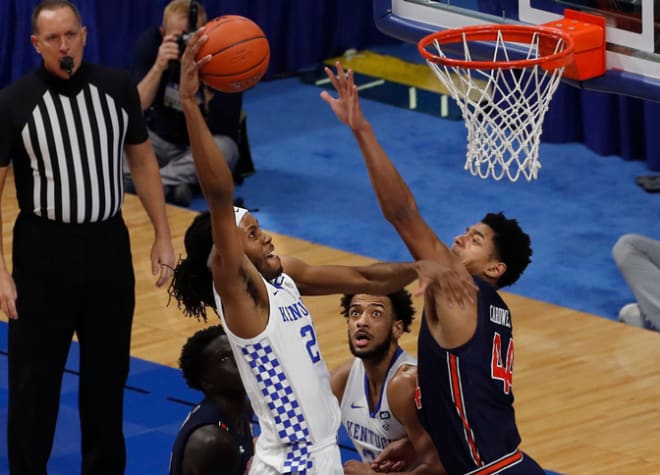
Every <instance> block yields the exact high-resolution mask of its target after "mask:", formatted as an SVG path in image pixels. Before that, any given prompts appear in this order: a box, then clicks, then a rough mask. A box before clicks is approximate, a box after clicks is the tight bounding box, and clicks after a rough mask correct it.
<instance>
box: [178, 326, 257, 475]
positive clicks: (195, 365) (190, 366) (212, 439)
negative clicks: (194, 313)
mask: <svg viewBox="0 0 660 475" xmlns="http://www.w3.org/2000/svg"><path fill="white" fill-rule="evenodd" d="M179 367H180V368H181V371H182V373H183V377H184V379H185V380H186V383H187V384H188V386H190V387H191V388H193V389H197V390H199V391H202V392H203V393H204V399H203V400H202V401H201V402H200V403H199V404H197V405H196V406H195V407H194V408H193V409H192V411H190V414H188V416H187V417H186V420H185V421H184V422H183V424H182V426H181V429H179V433H178V434H177V436H176V440H175V441H174V446H173V447H172V456H171V457H170V475H185V474H190V473H195V474H197V475H211V474H213V475H243V474H245V473H248V470H249V464H250V460H251V458H252V455H253V454H254V447H253V444H252V431H251V427H250V421H251V418H252V409H251V408H250V402H249V401H248V398H247V394H246V393H245V388H244V387H243V383H242V381H241V377H240V374H239V373H238V367H237V366H236V361H235V360H234V355H233V354H232V351H231V345H230V344H229V340H228V339H227V334H226V333H225V331H224V329H223V328H222V327H221V326H220V325H216V326H212V327H207V328H204V329H203V330H199V331H198V332H196V333H195V334H194V335H193V336H191V337H190V338H188V341H187V342H186V344H185V345H183V348H182V349H181V356H180V357H179Z"/></svg>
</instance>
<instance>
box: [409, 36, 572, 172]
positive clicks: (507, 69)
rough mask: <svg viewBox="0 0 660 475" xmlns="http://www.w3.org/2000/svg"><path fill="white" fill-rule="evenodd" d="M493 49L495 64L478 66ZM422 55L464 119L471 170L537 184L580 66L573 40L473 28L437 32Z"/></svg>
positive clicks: (421, 44) (421, 46) (424, 44)
mask: <svg viewBox="0 0 660 475" xmlns="http://www.w3.org/2000/svg"><path fill="white" fill-rule="evenodd" d="M484 42H487V43H484ZM486 47H491V48H490V50H488V51H492V53H491V54H489V56H490V60H485V61H484V60H476V58H480V57H484V56H483V55H484V51H486V49H485V48H486ZM418 49H419V52H420V53H421V55H422V56H423V57H424V58H425V59H426V62H427V63H428V65H429V66H430V67H431V69H433V71H434V72H435V74H436V76H437V77H438V79H440V81H441V82H442V83H443V84H444V85H445V87H446V88H447V89H448V90H449V91H450V93H451V95H452V97H453V98H454V100H456V102H457V103H458V106H459V108H460V110H461V113H462V115H463V119H464V121H465V126H466V127H467V130H468V147H467V153H466V162H465V169H466V170H469V171H470V173H472V175H478V176H480V177H481V178H487V177H489V176H491V177H493V178H494V179H495V180H501V179H502V178H503V177H505V176H506V177H507V178H509V180H511V181H516V180H517V179H518V177H519V176H520V175H521V174H522V175H523V176H525V178H526V179H527V180H528V181H529V180H532V179H536V178H537V177H538V171H539V169H540V168H541V163H540V161H539V156H538V155H539V142H540V136H541V132H542V125H543V118H544V116H545V113H546V112H547V110H548V107H549V104H550V99H552V95H553V94H554V92H555V90H556V89H557V86H558V85H559V81H560V79H561V76H562V73H563V71H564V68H565V67H566V66H567V65H569V64H571V63H572V62H573V52H574V49H575V44H574V40H573V37H572V36H571V34H569V33H567V32H565V31H563V30H561V29H558V28H550V27H545V26H526V25H510V24H494V25H478V26H467V27H463V28H453V29H449V30H444V31H441V32H437V33H433V34H430V35H428V36H426V37H424V38H422V39H421V40H420V41H419V43H418ZM450 53H451V54H452V55H453V56H454V57H460V58H461V59H452V58H450V57H448V54H450ZM473 58H475V59H473Z"/></svg>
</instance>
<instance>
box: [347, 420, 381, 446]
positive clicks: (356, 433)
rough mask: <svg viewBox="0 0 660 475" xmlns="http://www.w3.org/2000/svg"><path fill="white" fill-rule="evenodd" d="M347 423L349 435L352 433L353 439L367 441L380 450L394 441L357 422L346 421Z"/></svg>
mask: <svg viewBox="0 0 660 475" xmlns="http://www.w3.org/2000/svg"><path fill="white" fill-rule="evenodd" d="M345 424H346V432H348V435H350V437H351V438H352V439H357V440H359V441H361V442H366V443H368V444H370V445H373V446H374V447H376V448H378V449H380V450H383V449H384V448H385V447H386V446H387V445H388V444H389V443H390V442H392V441H391V440H390V439H388V438H387V437H381V436H379V435H378V434H376V433H374V432H373V431H372V430H369V428H368V427H364V426H362V425H360V424H356V423H355V422H352V421H346V423H345Z"/></svg>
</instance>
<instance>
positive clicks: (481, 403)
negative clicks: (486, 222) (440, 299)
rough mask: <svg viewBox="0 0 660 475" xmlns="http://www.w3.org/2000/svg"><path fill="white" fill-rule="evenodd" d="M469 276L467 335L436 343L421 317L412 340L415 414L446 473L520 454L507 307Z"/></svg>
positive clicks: (517, 458)
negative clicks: (470, 324) (472, 327)
mask: <svg viewBox="0 0 660 475" xmlns="http://www.w3.org/2000/svg"><path fill="white" fill-rule="evenodd" d="M474 280H475V283H476V284H477V285H478V286H479V292H478V293H477V297H478V301H477V313H478V317H477V328H476V331H475V333H474V335H473V336H472V338H471V339H470V340H469V341H468V342H467V343H465V344H464V345H462V346H460V347H458V348H454V349H451V350H446V349H444V348H441V347H440V346H439V345H438V344H437V343H436V341H435V340H434V338H433V336H432V335H431V333H430V332H429V329H428V325H427V323H426V318H425V317H424V318H422V324H421V328H420V332H419V339H418V343H417V351H418V369H417V375H418V385H419V388H418V400H417V408H418V414H419V418H420V421H421V422H422V425H423V426H424V427H425V429H426V430H427V432H428V433H429V434H430V436H431V438H432V439H433V442H434V443H435V446H436V448H437V449H438V453H439V454H440V458H441V460H442V463H443V464H444V466H445V468H446V469H447V472H448V473H449V475H454V474H465V473H469V472H471V471H473V470H477V472H475V473H491V472H490V471H483V472H482V471H481V470H480V467H481V468H485V467H487V466H489V465H490V464H494V465H496V468H497V469H498V470H501V469H502V468H505V467H506V466H508V464H509V463H510V464H512V465H513V464H519V463H520V462H521V461H522V460H523V454H522V453H521V452H519V451H518V445H519V444H520V435H519V434H518V429H517V427H516V419H515V413H514V409H513V401H514V397H513V390H512V387H511V383H512V376H513V355H514V345H513V337H512V330H511V313H510V312H509V308H508V307H507V306H506V304H505V303H504V301H503V300H502V298H501V297H500V296H499V294H498V293H497V292H496V290H495V289H494V288H493V287H491V286H490V285H488V284H487V283H485V282H483V281H482V280H480V279H477V278H475V279H474ZM534 466H537V465H536V464H534ZM539 470H540V468H539ZM496 471H497V470H496ZM529 473H535V472H534V471H532V472H529ZM540 473H543V471H541V472H540Z"/></svg>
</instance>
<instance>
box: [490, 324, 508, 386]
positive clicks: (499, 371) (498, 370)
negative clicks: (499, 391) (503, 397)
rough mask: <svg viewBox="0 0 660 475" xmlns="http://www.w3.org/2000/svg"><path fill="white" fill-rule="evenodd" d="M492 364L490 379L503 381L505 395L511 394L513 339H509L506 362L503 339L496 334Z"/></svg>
mask: <svg viewBox="0 0 660 475" xmlns="http://www.w3.org/2000/svg"><path fill="white" fill-rule="evenodd" d="M490 363H491V364H490V377H491V378H493V379H499V380H500V381H502V383H503V384H504V394H509V393H510V392H511V384H512V382H513V338H510V339H509V347H508V348H507V350H506V360H504V359H503V358H502V337H501V336H500V334H499V333H497V332H495V335H494V336H493V357H492V358H491V361H490Z"/></svg>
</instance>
